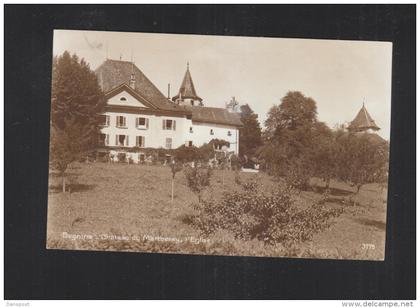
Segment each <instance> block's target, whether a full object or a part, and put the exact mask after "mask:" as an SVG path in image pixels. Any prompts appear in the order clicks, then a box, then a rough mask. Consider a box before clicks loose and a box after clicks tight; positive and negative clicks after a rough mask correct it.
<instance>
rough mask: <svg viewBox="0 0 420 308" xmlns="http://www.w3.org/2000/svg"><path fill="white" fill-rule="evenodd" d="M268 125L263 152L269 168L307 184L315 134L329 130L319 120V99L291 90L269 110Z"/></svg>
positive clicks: (298, 183) (304, 184)
mask: <svg viewBox="0 0 420 308" xmlns="http://www.w3.org/2000/svg"><path fill="white" fill-rule="evenodd" d="M265 125H266V130H265V131H264V139H265V144H264V146H263V147H262V148H261V149H260V152H259V153H260V157H261V158H262V159H263V160H264V161H265V165H266V167H267V168H268V171H269V172H270V173H272V174H275V175H285V176H286V177H288V178H289V179H290V180H291V182H293V183H295V184H293V185H294V186H301V187H304V186H306V185H307V183H308V181H309V177H310V175H311V170H312V163H311V161H310V159H311V157H312V154H313V153H312V151H313V148H314V143H315V140H316V138H315V137H317V136H318V135H319V134H321V132H323V131H325V130H328V127H326V125H324V124H323V123H321V122H318V121H317V110H316V103H315V101H314V100H313V99H312V98H310V97H306V96H304V95H303V94H302V93H301V92H288V93H287V95H286V96H284V97H283V98H282V100H281V103H280V104H279V105H276V106H273V107H272V108H271V109H270V110H269V112H268V117H267V120H266V122H265Z"/></svg>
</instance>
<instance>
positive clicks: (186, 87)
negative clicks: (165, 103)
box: [172, 61, 202, 106]
mask: <svg viewBox="0 0 420 308" xmlns="http://www.w3.org/2000/svg"><path fill="white" fill-rule="evenodd" d="M172 100H173V101H174V102H175V101H178V102H180V103H183V104H186V105H190V106H196V105H199V106H202V99H201V97H199V96H198V95H197V92H196V91H195V87H194V83H193V80H192V77H191V72H190V62H189V61H187V71H186V72H185V75H184V79H183V80H182V83H181V87H180V88H179V92H178V94H177V95H176V96H174V97H173V98H172Z"/></svg>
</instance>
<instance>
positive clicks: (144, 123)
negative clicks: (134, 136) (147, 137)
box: [136, 118, 149, 129]
mask: <svg viewBox="0 0 420 308" xmlns="http://www.w3.org/2000/svg"><path fill="white" fill-rule="evenodd" d="M136 127H137V128H139V129H148V128H149V119H147V118H136Z"/></svg>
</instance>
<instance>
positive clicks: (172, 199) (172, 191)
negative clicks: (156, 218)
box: [171, 178, 174, 202]
mask: <svg viewBox="0 0 420 308" xmlns="http://www.w3.org/2000/svg"><path fill="white" fill-rule="evenodd" d="M171 186H172V189H171V202H174V179H173V178H172V185H171Z"/></svg>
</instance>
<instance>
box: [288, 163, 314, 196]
mask: <svg viewBox="0 0 420 308" xmlns="http://www.w3.org/2000/svg"><path fill="white" fill-rule="evenodd" d="M310 169H311V167H310V166H309V162H308V161H306V160H303V159H295V160H293V161H291V162H290V163H289V164H288V165H287V167H286V172H285V181H286V184H287V185H288V186H290V187H292V188H295V189H297V190H298V191H301V190H307V189H308V188H309V182H310V179H311V172H310Z"/></svg>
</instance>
